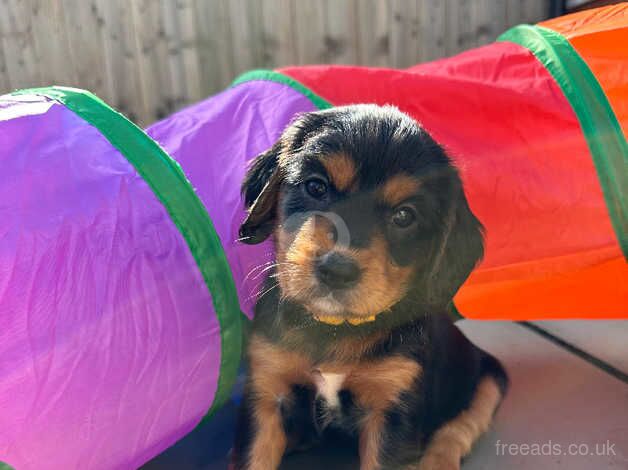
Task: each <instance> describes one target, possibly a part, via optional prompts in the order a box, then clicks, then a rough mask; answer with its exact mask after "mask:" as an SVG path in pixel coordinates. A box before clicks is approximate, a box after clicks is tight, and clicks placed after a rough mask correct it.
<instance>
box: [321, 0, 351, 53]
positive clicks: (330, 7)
mask: <svg viewBox="0 0 628 470" xmlns="http://www.w3.org/2000/svg"><path fill="white" fill-rule="evenodd" d="M322 6H323V9H324V11H325V36H324V45H325V52H324V56H323V61H324V62H327V63H332V64H355V63H357V62H358V57H357V41H358V35H357V16H356V14H357V5H356V0H325V2H324V3H323V4H322Z"/></svg>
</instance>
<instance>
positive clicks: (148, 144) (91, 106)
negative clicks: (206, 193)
mask: <svg viewBox="0 0 628 470" xmlns="http://www.w3.org/2000/svg"><path fill="white" fill-rule="evenodd" d="M33 94H34V95H40V96H44V97H46V98H49V99H51V100H55V101H57V102H59V103H61V104H63V105H64V106H66V107H67V108H68V109H70V110H71V111H73V112H74V113H75V114H76V115H77V116H79V117H80V118H81V119H83V120H85V121H86V122H88V123H89V124H91V125H92V126H94V127H96V129H98V130H99V131H100V132H101V134H102V135H103V136H104V137H105V138H106V139H107V140H108V141H109V142H110V143H111V145H113V146H114V147H115V148H116V149H118V150H119V151H120V153H121V154H122V155H123V156H124V157H125V158H126V159H127V161H128V162H129V163H130V164H131V165H133V167H134V168H135V169H136V170H137V172H138V173H139V174H140V176H141V177H142V178H143V179H144V181H145V182H146V183H147V184H148V186H149V187H150V188H151V189H152V191H153V193H154V194H155V196H157V198H158V199H159V200H160V201H161V203H162V204H163V205H164V207H165V208H166V210H167V211H168V213H169V214H170V217H171V219H172V221H173V222H174V224H175V225H176V226H177V228H178V229H179V231H180V232H181V235H183V238H184V239H185V241H186V242H187V245H188V248H189V249H190V252H191V253H192V256H193V257H194V260H195V261H196V264H197V265H198V268H199V269H200V271H201V274H202V275H203V279H204V280H205V284H206V285H207V288H208V289H209V292H210V293H211V297H212V303H213V305H214V309H215V310H216V317H217V318H218V322H219V324H220V341H221V356H220V375H219V377H218V385H217V388H216V394H215V396H214V400H213V403H212V405H211V408H210V410H209V411H208V413H207V416H210V415H212V414H213V413H214V411H215V410H216V409H217V408H219V407H220V405H222V404H223V403H225V402H226V401H227V399H228V398H229V395H230V392H231V387H232V385H233V384H234V382H235V379H236V376H237V372H238V367H239V364H240V357H241V351H242V325H241V321H240V316H241V312H240V305H239V302H238V296H237V293H236V288H235V283H234V281H233V277H232V274H231V269H230V268H229V264H228V262H227V258H226V256H225V253H224V251H223V248H222V244H221V242H220V238H219V237H218V234H217V233H216V230H215V229H214V226H213V224H212V222H211V219H210V218H209V215H208V214H207V211H206V209H205V206H204V205H203V203H202V202H201V201H200V199H199V198H198V196H197V195H196V193H195V192H194V189H193V188H192V186H191V185H190V182H189V181H188V180H187V178H186V177H185V174H184V173H183V171H182V170H181V167H180V166H179V164H178V163H177V162H176V161H175V160H173V159H172V158H171V157H170V156H169V155H168V154H167V153H166V152H165V151H164V150H163V149H162V148H161V147H160V146H159V145H158V144H157V143H156V142H155V141H154V140H153V139H151V138H150V137H149V136H148V135H147V134H146V133H145V132H144V131H143V130H142V129H140V128H139V127H137V126H136V125H135V124H133V123H132V122H131V121H129V120H128V119H127V118H125V117H124V116H123V115H122V114H120V113H118V112H117V111H115V110H113V109H112V108H111V107H109V106H108V105H107V104H106V103H105V102H104V101H102V100H101V99H100V98H98V97H97V96H95V95H93V94H91V93H89V92H87V91H84V90H79V89H75V88H66V87H56V86H55V87H47V88H34V89H30V90H20V91H17V92H15V93H14V95H33Z"/></svg>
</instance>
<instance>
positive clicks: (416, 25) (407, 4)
mask: <svg viewBox="0 0 628 470" xmlns="http://www.w3.org/2000/svg"><path fill="white" fill-rule="evenodd" d="M419 29H420V18H419V5H418V3H417V2H416V1H407V0H392V3H391V25H390V50H391V57H390V58H391V63H392V66H393V67H401V68H404V67H409V66H411V65H415V64H416V63H417V62H419V55H420V54H419V44H420V35H419Z"/></svg>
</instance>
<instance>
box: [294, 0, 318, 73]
mask: <svg viewBox="0 0 628 470" xmlns="http://www.w3.org/2000/svg"><path fill="white" fill-rule="evenodd" d="M296 12H297V15H296V18H295V23H296V31H297V37H296V50H297V59H298V63H300V64H320V63H323V62H325V15H324V11H323V9H322V8H320V5H319V4H318V3H316V2H312V1H306V2H300V3H299V4H298V8H297V10H296Z"/></svg>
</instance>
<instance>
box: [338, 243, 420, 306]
mask: <svg viewBox="0 0 628 470" xmlns="http://www.w3.org/2000/svg"><path fill="white" fill-rule="evenodd" d="M351 252H352V253H353V254H354V256H355V258H356V260H357V261H358V264H359V265H360V267H361V268H362V279H361V280H360V282H359V284H358V285H357V286H356V288H355V289H353V290H352V291H351V294H350V301H349V302H348V310H349V311H350V312H351V313H352V314H353V315H357V316H369V315H376V314H379V313H381V312H386V310H388V309H389V308H390V307H392V306H393V305H394V304H396V303H397V302H398V301H399V299H401V298H402V297H403V296H404V295H405V293H406V288H407V285H408V282H409V281H410V276H411V275H412V272H413V270H414V266H406V267H403V266H398V265H396V264H394V263H393V262H392V261H391V259H390V256H389V253H388V246H387V245H386V241H385V240H384V237H383V236H382V235H379V234H378V235H375V236H374V237H373V240H372V241H371V244H370V246H369V247H368V248H365V249H362V250H351ZM384 314H385V313H384Z"/></svg>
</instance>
